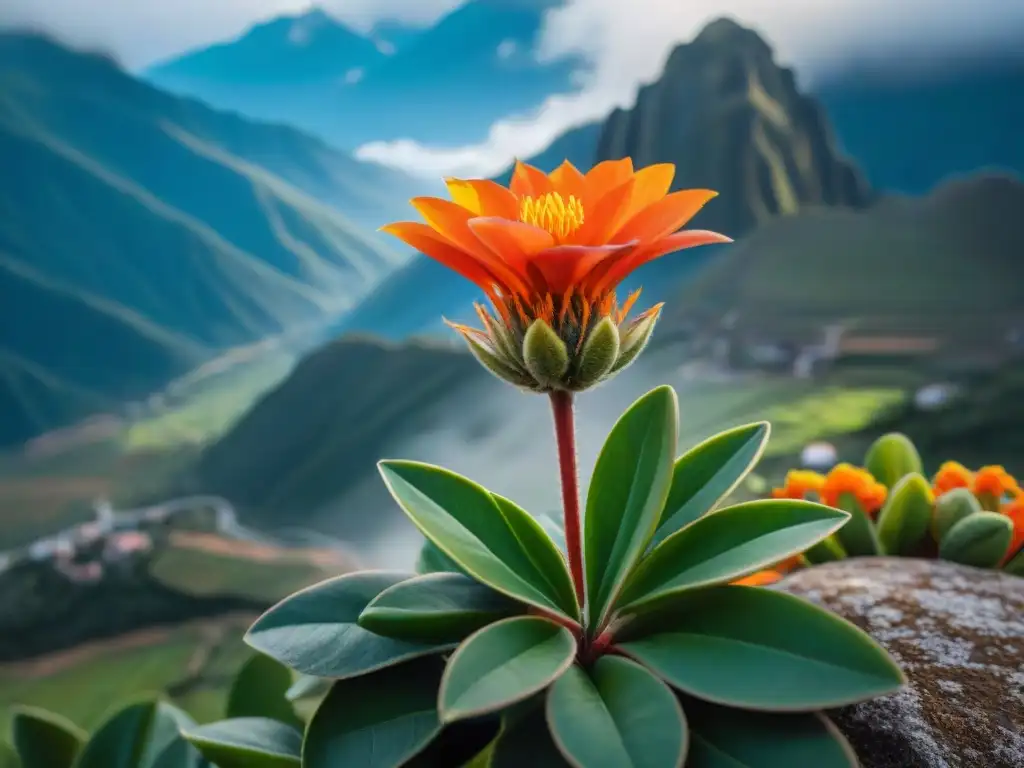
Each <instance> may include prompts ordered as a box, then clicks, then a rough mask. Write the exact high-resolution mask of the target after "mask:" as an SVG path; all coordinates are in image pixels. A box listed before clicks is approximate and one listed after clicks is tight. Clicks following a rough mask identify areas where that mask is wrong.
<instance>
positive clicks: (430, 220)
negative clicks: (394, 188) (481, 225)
mask: <svg viewBox="0 0 1024 768" xmlns="http://www.w3.org/2000/svg"><path fill="white" fill-rule="evenodd" d="M411 202H412V204H413V207H415V208H416V210H417V211H419V212H420V215H422V216H423V218H424V219H426V221H427V224H429V225H430V226H431V227H433V228H434V229H435V230H437V232H438V233H439V234H441V235H442V236H443V237H444V238H446V239H447V240H450V241H451V242H452V243H453V244H454V245H455V247H457V248H460V249H462V250H463V251H466V252H467V253H470V254H472V255H473V257H474V258H475V259H476V260H477V261H478V262H480V263H481V264H484V265H486V266H487V269H488V271H490V272H491V273H492V274H494V275H496V276H497V277H498V278H500V280H501V283H502V284H503V285H505V286H506V287H507V288H511V289H512V290H513V291H521V290H523V289H524V288H525V286H524V285H523V282H522V278H521V277H520V276H519V275H518V274H517V273H516V272H515V271H514V270H512V269H509V265H508V264H507V263H506V262H505V261H504V260H502V259H500V258H499V257H498V256H496V255H494V253H493V252H492V251H491V250H490V249H489V248H487V247H485V246H484V244H483V243H481V242H480V240H479V239H478V238H477V237H476V235H474V234H473V231H472V230H471V229H470V228H469V220H470V219H471V218H474V216H473V214H472V213H470V212H469V211H468V210H466V209H465V208H463V207H462V206H460V205H456V204H455V203H453V202H451V201H450V200H442V199H441V198H439V197H414V198H413V199H412V201H411Z"/></svg>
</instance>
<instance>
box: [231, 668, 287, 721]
mask: <svg viewBox="0 0 1024 768" xmlns="http://www.w3.org/2000/svg"><path fill="white" fill-rule="evenodd" d="M291 687H292V673H291V672H289V671H288V668H287V667H284V666H282V665H281V664H279V663H278V662H277V661H275V660H274V659H272V658H270V657H269V656H264V655H263V654H259V653H258V654H256V655H255V656H253V657H252V658H250V659H249V660H248V661H246V662H245V664H243V665H242V668H241V669H240V670H239V671H238V674H237V675H235V679H234V681H233V682H232V684H231V690H230V691H229V692H228V704H227V710H226V711H225V716H226V717H227V719H229V720H232V719H236V718H240V717H267V718H270V719H271V720H278V721H280V722H282V723H289V724H291V725H295V726H299V727H301V725H302V722H301V721H300V720H299V718H298V716H297V715H296V714H295V710H294V709H293V708H292V705H291V704H290V703H289V702H288V691H289V689H290V688H291Z"/></svg>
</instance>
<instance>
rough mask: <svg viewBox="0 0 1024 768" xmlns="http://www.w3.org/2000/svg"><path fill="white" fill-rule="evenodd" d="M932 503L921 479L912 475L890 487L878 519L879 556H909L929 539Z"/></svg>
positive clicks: (930, 496)
mask: <svg viewBox="0 0 1024 768" xmlns="http://www.w3.org/2000/svg"><path fill="white" fill-rule="evenodd" d="M934 506H935V500H934V499H933V498H932V491H931V486H929V485H928V481H927V480H925V479H924V477H923V476H921V475H919V474H916V473H912V474H909V475H907V476H905V477H904V478H903V479H902V480H900V481H899V482H898V483H896V485H895V486H894V487H893V489H892V491H890V493H889V498H888V499H887V500H886V502H885V506H884V507H882V511H881V512H880V513H879V515H878V542H879V544H880V545H881V548H882V554H886V555H908V554H912V553H913V552H914V551H915V550H916V549H917V547H918V546H919V545H920V544H921V542H922V540H923V539H924V538H925V537H926V536H928V533H929V529H930V526H931V522H932V512H933V510H934Z"/></svg>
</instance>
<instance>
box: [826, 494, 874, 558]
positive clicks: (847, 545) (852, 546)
mask: <svg viewBox="0 0 1024 768" xmlns="http://www.w3.org/2000/svg"><path fill="white" fill-rule="evenodd" d="M839 509H841V510H843V511H844V512H848V513H849V514H850V521H849V522H848V523H847V524H846V525H844V526H843V527H842V528H841V529H840V530H839V532H838V533H836V539H838V541H839V543H840V544H842V545H843V549H844V550H846V553H847V554H848V555H849V556H850V557H873V556H874V555H877V554H879V552H880V546H879V543H878V534H877V533H875V524H874V522H872V520H871V518H870V517H868V515H867V513H866V512H865V511H864V509H863V508H862V507H861V506H860V503H859V502H858V501H857V499H856V497H854V496H853V494H850V493H844V494H841V495H840V497H839Z"/></svg>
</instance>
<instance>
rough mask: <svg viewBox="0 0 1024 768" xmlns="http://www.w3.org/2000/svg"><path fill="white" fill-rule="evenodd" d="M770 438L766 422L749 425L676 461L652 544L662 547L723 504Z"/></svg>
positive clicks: (723, 433) (697, 447)
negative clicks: (683, 528) (660, 544)
mask: <svg viewBox="0 0 1024 768" xmlns="http://www.w3.org/2000/svg"><path fill="white" fill-rule="evenodd" d="M770 435H771V425H770V424H769V423H768V422H767V421H759V422H756V423H754V424H746V425H744V426H742V427H735V428H734V429H730V430H727V431H725V432H721V433H719V434H717V435H714V436H713V437H709V438H708V439H707V440H705V441H704V442H703V443H701V444H700V445H697V446H695V447H693V448H691V449H690V450H689V451H687V452H686V453H684V454H683V455H682V456H680V457H679V458H678V459H676V462H675V466H673V468H672V485H671V489H670V490H669V494H668V500H667V501H666V502H665V508H664V510H663V511H662V513H661V519H660V520H659V521H658V529H657V531H656V532H655V534H654V539H653V540H652V541H651V544H652V545H656V544H659V543H660V542H662V541H664V540H665V539H666V538H668V537H669V536H671V535H672V534H673V533H675V532H676V531H678V530H679V529H680V528H682V527H683V526H685V525H689V524H690V523H692V522H693V521H694V520H696V519H697V518H699V517H700V516H701V515H704V514H706V513H708V512H710V511H711V510H713V509H714V508H715V507H716V506H717V505H718V504H720V503H721V502H722V501H723V500H724V499H725V498H726V497H727V496H728V495H729V494H730V493H732V492H733V491H734V490H735V489H736V486H738V485H739V484H740V483H741V482H742V481H743V478H744V477H745V476H746V475H747V473H749V472H750V470H751V469H753V468H754V465H755V464H757V462H758V460H759V459H760V458H761V454H762V453H763V452H764V449H765V446H766V445H768V438H769V436H770Z"/></svg>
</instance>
